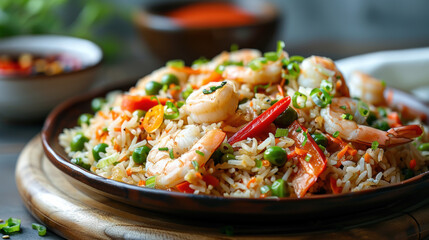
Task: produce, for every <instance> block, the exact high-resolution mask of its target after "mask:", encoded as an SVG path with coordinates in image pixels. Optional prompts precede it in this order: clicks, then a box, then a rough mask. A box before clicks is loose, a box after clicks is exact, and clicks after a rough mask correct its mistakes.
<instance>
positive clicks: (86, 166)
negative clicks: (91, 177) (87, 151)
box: [71, 157, 91, 170]
mask: <svg viewBox="0 0 429 240" xmlns="http://www.w3.org/2000/svg"><path fill="white" fill-rule="evenodd" d="M71 162H72V163H73V164H76V165H78V166H81V167H83V168H85V169H86V170H89V169H90V168H91V165H90V164H87V163H85V162H83V160H82V158H80V157H78V158H73V159H72V160H71Z"/></svg>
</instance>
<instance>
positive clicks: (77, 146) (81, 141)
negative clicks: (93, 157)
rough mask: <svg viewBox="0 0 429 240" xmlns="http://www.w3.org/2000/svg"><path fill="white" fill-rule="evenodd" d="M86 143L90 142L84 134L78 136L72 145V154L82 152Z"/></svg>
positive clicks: (74, 138)
mask: <svg viewBox="0 0 429 240" xmlns="http://www.w3.org/2000/svg"><path fill="white" fill-rule="evenodd" d="M86 142H89V139H88V138H87V137H85V136H84V135H83V134H82V133H78V134H76V136H74V137H73V139H72V141H71V143H70V148H71V150H72V152H77V151H82V150H83V147H84V146H85V143H86Z"/></svg>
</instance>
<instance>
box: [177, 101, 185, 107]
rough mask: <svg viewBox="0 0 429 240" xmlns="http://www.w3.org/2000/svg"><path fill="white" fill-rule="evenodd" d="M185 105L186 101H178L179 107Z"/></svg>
mask: <svg viewBox="0 0 429 240" xmlns="http://www.w3.org/2000/svg"><path fill="white" fill-rule="evenodd" d="M183 105H185V102H184V101H178V102H177V107H178V108H181V107H183Z"/></svg>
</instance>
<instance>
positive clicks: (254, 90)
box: [253, 83, 270, 93]
mask: <svg viewBox="0 0 429 240" xmlns="http://www.w3.org/2000/svg"><path fill="white" fill-rule="evenodd" d="M269 86H270V84H269V83H268V84H266V85H256V86H255V87H253V92H254V93H257V92H258V89H260V88H262V89H267V88H268V87H269Z"/></svg>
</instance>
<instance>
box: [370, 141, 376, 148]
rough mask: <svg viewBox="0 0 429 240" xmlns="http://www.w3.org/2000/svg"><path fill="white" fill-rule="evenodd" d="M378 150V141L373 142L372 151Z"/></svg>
mask: <svg viewBox="0 0 429 240" xmlns="http://www.w3.org/2000/svg"><path fill="white" fill-rule="evenodd" d="M377 148H378V142H377V141H374V142H372V144H371V149H372V150H375V149H377Z"/></svg>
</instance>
